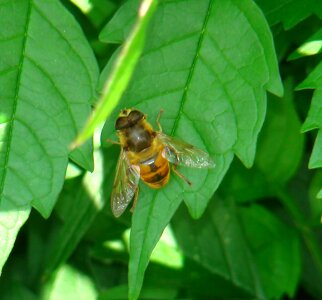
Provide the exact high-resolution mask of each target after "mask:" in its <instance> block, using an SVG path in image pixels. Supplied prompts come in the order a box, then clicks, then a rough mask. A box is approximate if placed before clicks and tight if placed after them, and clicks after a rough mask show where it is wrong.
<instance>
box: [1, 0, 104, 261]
mask: <svg viewBox="0 0 322 300" xmlns="http://www.w3.org/2000/svg"><path fill="white" fill-rule="evenodd" d="M0 27H1V36H0V40H1V43H0V52H1V62H0V86H1V93H0V103H1V107H0V109H1V110H0V141H1V143H0V201H1V207H2V208H3V210H2V211H1V215H0V224H1V228H2V229H4V228H7V234H6V233H5V232H3V236H8V237H9V239H12V238H14V236H15V235H16V234H17V231H18V230H19V227H20V226H21V225H22V224H23V222H24V221H25V220H26V218H27V216H28V213H29V210H30V207H31V205H32V206H34V207H35V208H36V209H37V210H38V211H39V212H40V213H41V214H42V215H43V216H46V217H48V216H49V214H50V212H51V210H52V208H53V206H54V204H55V201H56V198H57V195H58V193H59V191H60V189H61V187H62V184H63V181H64V175H65V171H66V166H67V162H68V145H69V143H70V142H71V141H72V139H73V138H74V136H75V135H76V133H77V131H78V130H79V129H80V128H81V126H82V125H83V123H84V121H85V119H86V117H87V115H88V114H89V112H90V102H91V101H92V100H93V98H94V97H95V87H96V84H97V76H98V68H97V65H96V61H95V58H94V56H93V53H92V51H91V49H90V47H89V45H88V43H87V41H86V40H85V38H84V36H83V34H82V32H81V30H80V27H79V25H78V24H77V23H76V22H75V20H74V19H73V18H72V17H71V16H70V15H69V13H68V12H67V11H66V10H65V9H64V7H63V6H62V5H61V4H60V2H59V1H57V0H48V1H40V0H36V1H23V0H19V1H15V3H14V4H13V3H12V2H10V1H9V2H8V1H1V2H0ZM90 151H91V145H85V146H84V148H83V149H79V150H77V151H76V152H74V153H72V154H71V157H72V158H73V159H74V160H75V161H76V162H77V163H78V164H80V165H81V166H83V167H85V168H88V169H92V167H93V162H92V161H91V159H90V157H91V152H90ZM10 244H12V242H11V243H10ZM5 246H6V244H5ZM10 247H11V246H9V244H7V246H6V247H1V250H0V251H1V254H0V257H1V262H3V258H5V257H6V255H7V254H6V253H7V250H8V249H9V248H10ZM1 266H2V264H1Z"/></svg>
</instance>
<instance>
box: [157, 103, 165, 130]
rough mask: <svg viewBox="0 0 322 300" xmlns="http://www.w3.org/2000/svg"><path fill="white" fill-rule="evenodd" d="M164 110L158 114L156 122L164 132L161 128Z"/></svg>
mask: <svg viewBox="0 0 322 300" xmlns="http://www.w3.org/2000/svg"><path fill="white" fill-rule="evenodd" d="M163 112H164V110H163V109H162V108H161V109H160V111H159V113H158V116H157V119H156V121H155V123H157V125H158V127H159V131H160V132H162V127H161V124H160V119H161V116H162V114H163Z"/></svg>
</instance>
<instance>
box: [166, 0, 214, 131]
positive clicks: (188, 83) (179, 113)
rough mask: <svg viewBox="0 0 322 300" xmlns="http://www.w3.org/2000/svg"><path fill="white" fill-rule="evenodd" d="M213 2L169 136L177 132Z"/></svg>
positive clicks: (210, 3)
mask: <svg viewBox="0 0 322 300" xmlns="http://www.w3.org/2000/svg"><path fill="white" fill-rule="evenodd" d="M213 2H214V0H210V2H209V5H208V10H207V15H206V17H205V20H204V23H203V25H202V29H201V33H200V37H199V40H198V44H197V49H196V54H195V56H194V58H193V60H192V65H191V68H190V71H189V74H188V77H187V82H186V84H185V87H184V91H183V95H182V100H181V103H180V107H179V111H178V114H177V118H176V119H175V120H174V124H173V127H172V130H171V134H170V135H171V136H173V135H174V133H175V131H176V130H177V127H178V124H179V121H180V117H181V114H182V112H183V107H184V104H185V102H186V100H187V92H188V89H189V86H190V84H191V80H192V76H193V73H194V69H195V66H196V63H197V60H198V58H199V52H200V49H201V45H202V42H203V39H204V36H205V31H206V27H207V24H208V21H209V17H210V12H211V10H212V5H213Z"/></svg>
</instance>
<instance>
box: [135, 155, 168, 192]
mask: <svg viewBox="0 0 322 300" xmlns="http://www.w3.org/2000/svg"><path fill="white" fill-rule="evenodd" d="M140 176H141V179H142V180H143V181H144V182H145V183H146V184H147V185H148V186H149V187H151V188H155V189H158V188H161V187H162V186H164V185H165V184H166V183H167V182H168V180H169V177H170V168H169V162H168V161H167V160H166V159H165V158H164V157H163V156H162V151H158V152H157V153H156V154H155V155H154V156H152V157H150V158H149V159H147V160H145V161H144V162H141V163H140Z"/></svg>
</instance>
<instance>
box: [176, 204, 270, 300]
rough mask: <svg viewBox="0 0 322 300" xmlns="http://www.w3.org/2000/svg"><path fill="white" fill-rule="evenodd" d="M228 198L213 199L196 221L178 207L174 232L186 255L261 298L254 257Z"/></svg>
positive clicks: (262, 296)
mask: <svg viewBox="0 0 322 300" xmlns="http://www.w3.org/2000/svg"><path fill="white" fill-rule="evenodd" d="M227 202H228V201H226V200H225V201H224V200H222V199H214V200H213V201H212V202H211V203H210V205H209V207H208V209H207V210H206V212H205V213H204V215H203V217H202V218H201V219H200V220H198V221H193V220H191V219H190V218H189V217H188V215H187V213H186V211H185V210H184V209H180V210H179V211H178V212H177V214H176V215H175V218H174V219H173V223H172V225H173V230H174V233H175V236H176V238H177V241H178V243H179V245H180V246H181V248H182V250H183V252H184V254H185V255H186V256H187V257H189V258H190V259H192V260H194V261H195V262H197V263H198V264H199V265H201V266H203V267H204V268H205V269H207V270H209V271H210V272H212V273H214V274H216V275H219V276H221V277H222V278H223V279H226V280H229V281H230V282H231V284H233V285H235V286H237V287H239V288H242V289H243V290H244V291H247V292H248V293H250V294H251V295H253V297H254V298H256V299H263V298H265V296H264V295H263V292H262V288H261V283H260V280H259V274H258V271H257V270H256V267H255V261H254V258H253V256H252V255H251V253H250V249H249V248H248V245H247V241H246V238H245V236H244V234H243V231H242V228H241V225H240V224H239V221H238V217H237V214H236V211H235V208H234V206H233V204H232V203H230V204H228V203H227ZM250 298H252V297H250Z"/></svg>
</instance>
